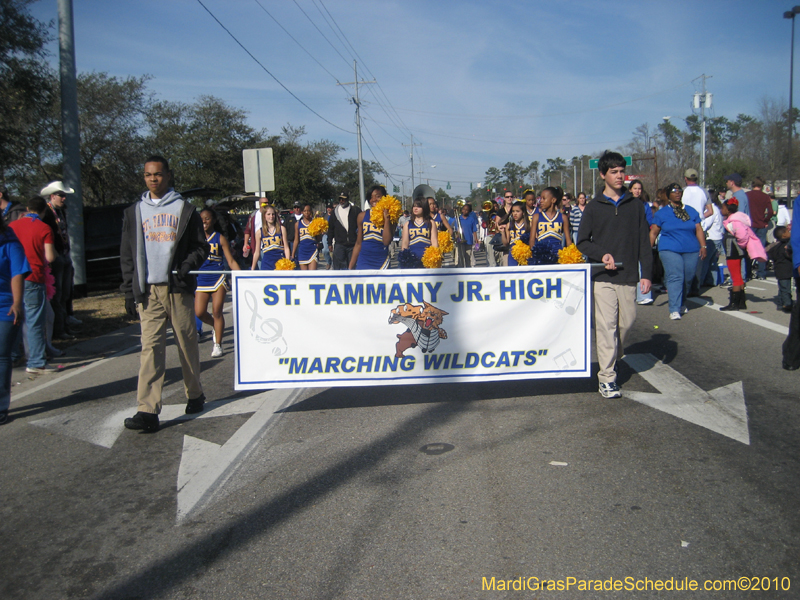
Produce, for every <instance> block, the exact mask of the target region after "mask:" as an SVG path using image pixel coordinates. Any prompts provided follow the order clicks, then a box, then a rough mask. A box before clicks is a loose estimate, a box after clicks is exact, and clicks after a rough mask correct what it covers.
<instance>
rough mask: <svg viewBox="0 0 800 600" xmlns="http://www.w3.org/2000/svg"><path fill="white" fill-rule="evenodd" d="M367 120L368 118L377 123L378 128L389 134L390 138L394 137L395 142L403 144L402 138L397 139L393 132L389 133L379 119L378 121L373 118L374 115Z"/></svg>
mask: <svg viewBox="0 0 800 600" xmlns="http://www.w3.org/2000/svg"><path fill="white" fill-rule="evenodd" d="M364 112H366V110H365V111H364ZM366 120H368V121H372V122H373V123H375V124H376V125H377V126H378V129H380V130H381V131H383V133H385V134H386V135H387V136H389V137H390V138H392V139H393V140H394V141H395V142H397V143H398V144H402V143H403V142H402V141H401V140H398V139H397V138H396V137H394V136H393V135H392V134H391V133H389V132H388V131H386V130H385V129H384V128H383V127H381V124H380V123H379V122H378V121H376V120H375V119H373V118H372V117H368V118H367V119H366Z"/></svg>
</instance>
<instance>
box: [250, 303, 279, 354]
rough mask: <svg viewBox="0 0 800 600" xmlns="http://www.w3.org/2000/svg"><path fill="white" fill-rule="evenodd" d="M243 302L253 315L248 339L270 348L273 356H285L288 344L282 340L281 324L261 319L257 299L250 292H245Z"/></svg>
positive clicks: (276, 321) (272, 320)
mask: <svg viewBox="0 0 800 600" xmlns="http://www.w3.org/2000/svg"><path fill="white" fill-rule="evenodd" d="M244 301H245V304H247V308H249V309H250V310H251V311H252V313H253V314H252V316H251V317H250V337H252V338H253V339H254V340H255V341H257V342H258V343H259V344H265V345H267V346H272V354H273V355H274V356H282V355H284V354H286V351H287V350H288V344H287V343H286V340H285V339H284V338H283V324H282V323H281V322H280V321H278V319H270V318H263V317H261V316H260V315H259V314H258V299H257V298H256V295H255V294H254V293H253V292H251V291H250V290H247V291H245V293H244ZM259 320H260V321H261V323H260V324H259ZM261 334H264V335H263V336H262V335H261Z"/></svg>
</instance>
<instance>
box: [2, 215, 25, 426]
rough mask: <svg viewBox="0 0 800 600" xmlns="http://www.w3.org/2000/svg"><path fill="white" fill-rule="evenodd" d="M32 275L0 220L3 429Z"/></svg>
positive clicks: (13, 236) (18, 245) (10, 232)
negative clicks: (14, 351)
mask: <svg viewBox="0 0 800 600" xmlns="http://www.w3.org/2000/svg"><path fill="white" fill-rule="evenodd" d="M30 272H31V267H30V265H29V264H28V259H27V258H26V257H25V249H24V248H23V247H22V244H21V243H20V241H19V240H18V239H17V236H16V234H15V233H14V231H13V230H12V229H11V228H10V227H8V226H7V225H6V223H5V220H4V219H2V218H0V425H4V424H5V423H6V422H7V421H8V407H9V406H10V405H11V371H12V369H11V348H12V346H13V345H14V341H15V340H16V339H17V330H18V329H19V328H20V327H21V326H22V320H23V315H24V310H23V307H22V298H23V295H24V288H25V277H27V276H28V274H30Z"/></svg>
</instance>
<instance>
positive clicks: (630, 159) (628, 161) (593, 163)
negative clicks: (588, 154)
mask: <svg viewBox="0 0 800 600" xmlns="http://www.w3.org/2000/svg"><path fill="white" fill-rule="evenodd" d="M624 158H625V164H626V165H627V166H629V167H630V166H631V164H633V157H632V156H625V157H624ZM598 160H599V159H597V158H592V159H589V168H590V169H597V161H598Z"/></svg>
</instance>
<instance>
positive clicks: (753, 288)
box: [747, 285, 767, 292]
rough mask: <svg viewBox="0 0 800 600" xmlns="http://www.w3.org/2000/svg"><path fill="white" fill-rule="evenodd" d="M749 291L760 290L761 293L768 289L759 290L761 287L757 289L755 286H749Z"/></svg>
mask: <svg viewBox="0 0 800 600" xmlns="http://www.w3.org/2000/svg"><path fill="white" fill-rule="evenodd" d="M747 289H748V290H758V291H759V292H766V291H767V288H759V287H756V286H754V285H748V286H747Z"/></svg>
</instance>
